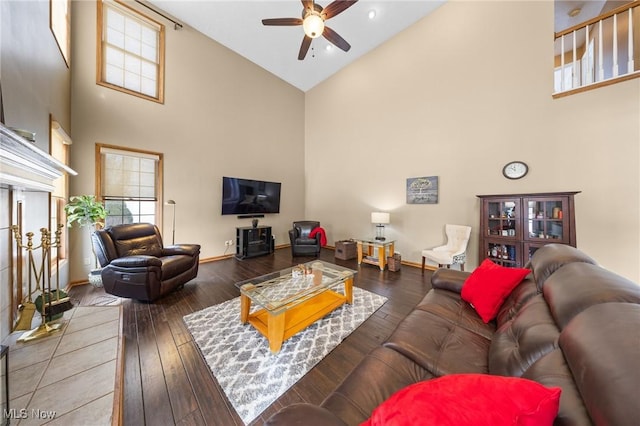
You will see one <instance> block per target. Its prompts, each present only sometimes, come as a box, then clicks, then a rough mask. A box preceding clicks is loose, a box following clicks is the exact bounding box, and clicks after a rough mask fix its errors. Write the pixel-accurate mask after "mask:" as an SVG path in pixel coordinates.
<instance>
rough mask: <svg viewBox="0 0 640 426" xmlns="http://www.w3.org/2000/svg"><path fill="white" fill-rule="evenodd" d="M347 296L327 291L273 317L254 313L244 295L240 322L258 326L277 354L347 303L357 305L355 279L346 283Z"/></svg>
mask: <svg viewBox="0 0 640 426" xmlns="http://www.w3.org/2000/svg"><path fill="white" fill-rule="evenodd" d="M344 291H345V294H340V293H337V292H335V291H333V290H325V291H323V292H321V293H318V294H316V295H315V296H312V297H311V298H309V299H308V300H305V301H304V302H302V303H300V304H298V305H296V306H294V307H292V308H290V309H286V310H283V311H282V312H280V313H278V314H271V313H269V311H267V310H266V309H260V310H258V311H256V312H254V313H252V314H249V311H250V310H251V299H250V298H249V297H247V296H245V295H243V294H241V295H240V320H241V321H242V323H243V324H246V323H247V322H248V323H249V324H251V325H253V326H254V327H255V329H256V330H258V331H259V332H260V333H261V334H262V335H263V336H265V337H266V338H267V340H269V349H271V352H273V353H277V352H279V351H280V349H281V348H282V342H284V341H285V340H287V339H288V338H290V337H291V336H293V335H294V334H296V333H297V332H299V331H301V330H304V329H305V328H307V327H309V326H310V325H311V324H313V323H314V322H316V321H318V320H319V319H320V318H323V317H324V316H325V315H327V314H329V313H331V312H333V311H334V310H335V309H337V308H338V307H340V306H342V305H343V304H345V303H348V304H351V303H353V278H348V279H346V280H345V281H344Z"/></svg>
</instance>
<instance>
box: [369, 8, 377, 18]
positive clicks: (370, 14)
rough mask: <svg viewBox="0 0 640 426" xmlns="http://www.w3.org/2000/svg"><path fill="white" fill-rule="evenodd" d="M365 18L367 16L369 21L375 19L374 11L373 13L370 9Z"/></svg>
mask: <svg viewBox="0 0 640 426" xmlns="http://www.w3.org/2000/svg"><path fill="white" fill-rule="evenodd" d="M367 16H369V19H373V18H375V17H376V11H375V10H373V9H371V10H370V11H369V14H368V15H367Z"/></svg>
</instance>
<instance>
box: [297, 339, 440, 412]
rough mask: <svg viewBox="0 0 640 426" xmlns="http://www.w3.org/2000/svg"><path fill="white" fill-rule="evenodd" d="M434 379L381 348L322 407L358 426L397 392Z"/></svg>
mask: <svg viewBox="0 0 640 426" xmlns="http://www.w3.org/2000/svg"><path fill="white" fill-rule="evenodd" d="M432 377H433V375H431V373H429V372H428V371H427V370H425V369H423V368H421V367H420V366H419V365H418V364H416V363H414V362H413V361H411V360H410V359H409V358H406V357H405V356H403V355H402V354H400V353H398V352H396V351H394V350H392V349H389V348H385V347H377V348H376V349H374V350H373V351H371V353H369V354H368V355H367V356H365V357H364V359H363V360H362V361H361V362H360V363H359V364H358V365H357V366H356V368H355V369H354V370H353V371H352V372H351V373H350V374H349V376H348V378H347V379H345V380H344V381H343V382H342V384H341V385H340V386H339V387H338V388H337V389H336V390H335V391H334V392H333V393H331V394H330V395H329V396H328V397H327V399H325V400H324V402H323V403H322V407H324V408H326V409H327V410H329V411H331V412H332V413H334V414H335V415H336V416H337V417H339V418H340V419H341V420H342V421H343V422H345V423H346V424H348V425H357V424H359V423H361V422H363V421H365V420H366V419H367V418H368V417H369V416H370V415H371V412H372V411H373V410H374V409H375V408H376V407H377V406H378V405H380V404H382V402H383V401H384V400H385V399H387V398H389V397H390V396H391V395H393V393H394V392H396V391H398V390H400V389H402V388H404V387H405V386H408V385H410V384H412V383H415V382H419V381H422V380H428V379H430V378H432ZM304 424H306V423H304Z"/></svg>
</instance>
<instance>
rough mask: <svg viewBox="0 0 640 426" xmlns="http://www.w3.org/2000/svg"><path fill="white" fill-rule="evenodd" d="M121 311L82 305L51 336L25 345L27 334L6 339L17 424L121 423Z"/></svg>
mask: <svg viewBox="0 0 640 426" xmlns="http://www.w3.org/2000/svg"><path fill="white" fill-rule="evenodd" d="M121 315H122V313H121V307H120V306H99V307H98V306H87V307H77V308H73V309H71V310H69V311H67V312H65V314H64V317H63V318H62V319H61V320H59V321H60V322H62V323H63V327H62V328H61V329H60V330H58V331H55V332H52V333H51V334H50V335H49V336H46V337H42V338H39V339H35V340H32V341H29V342H24V343H20V342H17V339H18V338H19V337H20V335H22V333H23V332H15V333H13V334H12V335H11V336H10V337H9V339H7V340H8V341H6V342H3V344H5V345H10V350H9V397H10V403H9V405H10V408H11V410H10V412H11V415H12V417H13V418H12V419H11V425H20V426H30V425H42V424H47V425H52V426H53V425H89V424H90V425H96V426H98V425H111V424H117V419H115V420H116V421H114V419H113V417H114V416H113V407H114V406H119V405H120V404H118V403H117V399H118V398H119V395H117V393H118V389H119V388H120V387H119V386H117V383H118V382H119V381H120V380H121V379H122V374H121V373H122V372H121V371H119V370H121V368H122V367H121V365H122V364H121V363H119V362H118V355H119V354H120V353H121V350H122V333H121ZM121 361H122V360H121ZM2 380H4V377H2Z"/></svg>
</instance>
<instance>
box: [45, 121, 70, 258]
mask: <svg viewBox="0 0 640 426" xmlns="http://www.w3.org/2000/svg"><path fill="white" fill-rule="evenodd" d="M50 126H51V140H50V151H51V156H52V157H53V158H55V159H56V160H58V161H60V162H61V163H63V164H66V165H69V145H71V138H70V137H69V135H68V134H67V133H66V132H65V131H64V129H63V128H62V127H61V126H60V123H58V122H57V121H55V120H54V119H53V118H51V119H50ZM53 188H54V189H53V192H52V193H51V196H50V206H49V220H50V223H49V230H50V231H51V233H52V236H51V237H52V240H53V238H54V237H55V234H54V233H55V232H56V231H57V229H58V224H59V223H61V224H63V225H64V224H65V222H66V219H65V216H64V205H65V204H66V200H67V198H68V197H69V185H68V178H67V174H66V173H64V174H63V175H62V176H60V177H59V178H57V179H56V180H54V181H53ZM66 237H67V231H66V227H64V228H62V234H61V236H60V249H59V250H58V251H57V254H58V256H59V257H58V258H59V259H65V258H66V257H67V256H66V252H67V247H66V241H67V238H66ZM51 254H52V259H51V260H52V261H55V257H53V256H55V255H56V251H53V250H52V253H51Z"/></svg>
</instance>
